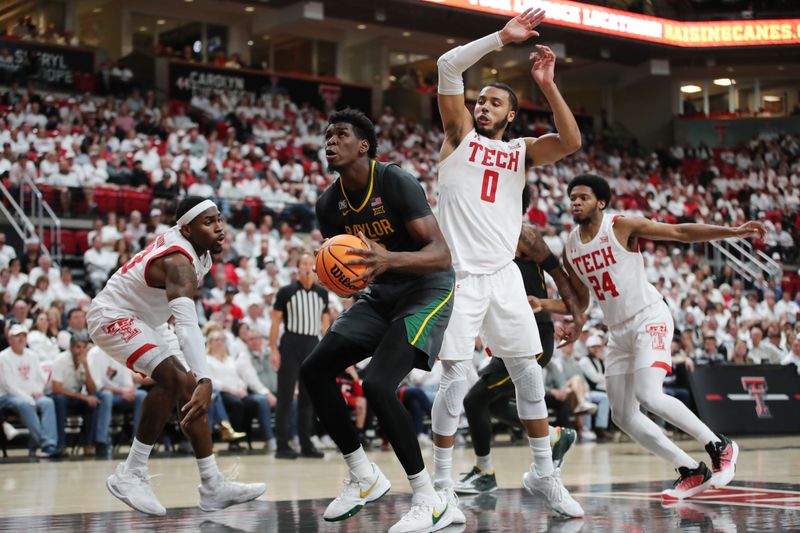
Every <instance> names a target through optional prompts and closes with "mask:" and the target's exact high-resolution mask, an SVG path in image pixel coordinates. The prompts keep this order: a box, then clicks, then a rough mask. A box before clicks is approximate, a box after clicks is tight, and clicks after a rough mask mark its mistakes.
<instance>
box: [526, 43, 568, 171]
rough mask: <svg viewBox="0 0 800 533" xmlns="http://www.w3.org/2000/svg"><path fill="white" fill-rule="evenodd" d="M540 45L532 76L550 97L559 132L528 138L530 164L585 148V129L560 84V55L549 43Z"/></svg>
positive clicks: (544, 161)
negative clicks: (577, 119)
mask: <svg viewBox="0 0 800 533" xmlns="http://www.w3.org/2000/svg"><path fill="white" fill-rule="evenodd" d="M536 48H538V50H537V51H536V52H532V53H531V56H530V59H532V60H533V66H532V67H531V76H532V77H533V80H534V81H535V82H536V85H538V86H539V89H541V91H542V93H543V94H544V96H545V98H547V103H549V104H550V109H552V110H553V120H554V121H555V123H556V131H557V133H548V134H547V135H542V136H541V137H537V138H532V137H529V138H526V139H525V146H526V149H527V154H526V162H527V164H528V166H531V165H547V164H549V163H555V162H556V161H560V160H561V159H563V158H564V157H566V156H568V155H570V154H574V153H575V152H577V151H578V150H579V149H580V147H581V132H580V129H579V128H578V123H577V122H576V121H575V117H574V116H573V114H572V111H570V109H569V106H568V105H567V102H566V101H565V100H564V97H563V96H561V93H560V92H559V90H558V87H556V83H555V66H556V54H555V53H553V51H552V50H550V48H548V47H547V46H543V45H536Z"/></svg>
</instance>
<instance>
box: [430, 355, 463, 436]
mask: <svg viewBox="0 0 800 533" xmlns="http://www.w3.org/2000/svg"><path fill="white" fill-rule="evenodd" d="M442 365H443V367H444V370H443V371H442V379H441V381H440V382H439V391H438V392H437V393H436V398H435V399H434V400H433V408H432V409H431V427H432V429H433V432H434V433H436V434H437V435H443V436H450V435H455V434H456V431H457V430H458V417H459V415H460V414H461V411H462V410H463V409H464V397H465V396H466V395H467V391H468V390H469V384H468V383H467V375H468V373H469V370H470V367H471V362H470V361H442Z"/></svg>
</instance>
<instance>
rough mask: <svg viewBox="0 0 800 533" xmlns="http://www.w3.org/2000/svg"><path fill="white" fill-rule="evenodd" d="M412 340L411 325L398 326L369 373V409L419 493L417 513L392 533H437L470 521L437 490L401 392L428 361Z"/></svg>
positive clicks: (413, 504) (415, 498)
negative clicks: (400, 387)
mask: <svg viewBox="0 0 800 533" xmlns="http://www.w3.org/2000/svg"><path fill="white" fill-rule="evenodd" d="M407 339H408V335H407V333H406V325H405V322H404V321H403V320H396V321H394V322H392V324H391V325H390V326H389V330H388V331H387V332H386V335H384V337H383V340H382V341H381V343H380V345H378V348H377V349H376V350H375V353H374V355H373V356H372V361H370V363H369V365H368V366H367V368H366V370H365V372H364V382H363V387H364V396H365V397H366V398H367V404H368V405H369V406H370V407H371V408H372V409H374V411H375V414H376V415H377V417H378V420H379V421H380V424H381V429H382V431H383V432H384V433H385V434H386V437H387V438H388V439H389V442H390V443H391V444H392V448H393V449H394V453H395V455H397V458H398V460H399V461H400V464H402V465H403V469H404V470H405V472H406V475H407V476H408V480H409V483H410V484H411V489H412V491H413V496H412V499H411V510H410V511H409V512H408V513H406V514H405V515H403V517H402V518H401V519H400V521H398V522H397V523H396V524H395V525H394V526H392V527H391V528H390V529H389V532H390V533H405V532H412V531H422V530H425V531H436V530H439V529H442V528H445V527H447V526H448V525H449V524H451V523H453V522H454V520H457V521H458V522H459V523H463V522H464V521H465V518H464V516H463V513H461V512H460V511H459V510H458V508H457V506H455V505H449V500H448V495H447V494H445V493H437V492H436V490H435V489H434V487H433V482H432V481H431V478H430V475H429V474H428V471H427V470H426V469H425V463H424V462H423V460H422V452H421V451H420V448H419V442H418V441H417V438H416V431H415V430H414V422H413V421H412V419H411V416H410V414H409V413H408V411H407V410H406V409H405V407H403V404H402V402H401V401H400V399H399V398H398V397H397V394H396V392H395V391H396V390H397V386H398V385H399V384H400V382H401V381H402V380H403V378H405V376H406V375H407V374H408V373H409V372H410V371H411V369H412V368H414V366H415V365H417V364H418V363H420V362H423V361H427V359H428V356H427V355H426V354H425V353H423V352H422V351H420V350H419V349H417V348H415V347H414V346H412V345H411V344H409V343H408V341H407ZM456 515H460V516H458V517H457V516H456Z"/></svg>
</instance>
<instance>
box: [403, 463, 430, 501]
mask: <svg viewBox="0 0 800 533" xmlns="http://www.w3.org/2000/svg"><path fill="white" fill-rule="evenodd" d="M408 482H409V483H411V490H412V491H413V492H414V494H428V495H430V496H434V497H435V496H436V489H434V488H433V482H432V481H431V476H430V475H429V474H428V471H427V470H426V469H424V468H423V469H422V470H421V471H420V472H419V473H418V474H414V475H413V476H408Z"/></svg>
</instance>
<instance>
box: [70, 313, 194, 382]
mask: <svg viewBox="0 0 800 533" xmlns="http://www.w3.org/2000/svg"><path fill="white" fill-rule="evenodd" d="M86 321H87V325H88V329H89V336H90V337H91V338H92V341H93V342H94V343H95V344H96V345H97V346H99V347H100V349H101V350H103V351H104V352H106V353H107V354H108V355H109V356H111V357H112V358H113V359H114V360H116V361H118V362H119V363H122V364H123V365H125V366H127V367H128V368H130V369H131V370H133V371H135V372H139V373H140V374H144V375H145V376H150V375H152V373H153V371H154V370H155V369H156V367H157V366H158V365H159V364H161V362H162V361H164V360H166V359H167V358H169V357H170V356H173V355H174V356H180V347H179V345H178V342H177V337H175V335H174V334H172V333H171V331H170V330H169V329H168V328H167V327H166V324H165V327H164V328H159V330H158V331H156V330H155V329H153V328H152V327H150V326H149V325H147V324H145V323H144V322H143V321H142V320H141V319H139V318H138V317H135V316H132V315H130V314H126V313H125V312H124V311H122V310H118V309H109V308H105V307H99V306H95V305H93V306H91V307H90V308H89V312H88V313H87V314H86ZM168 333H169V334H171V337H170V336H169V335H167V334H168ZM179 359H180V357H179Z"/></svg>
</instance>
